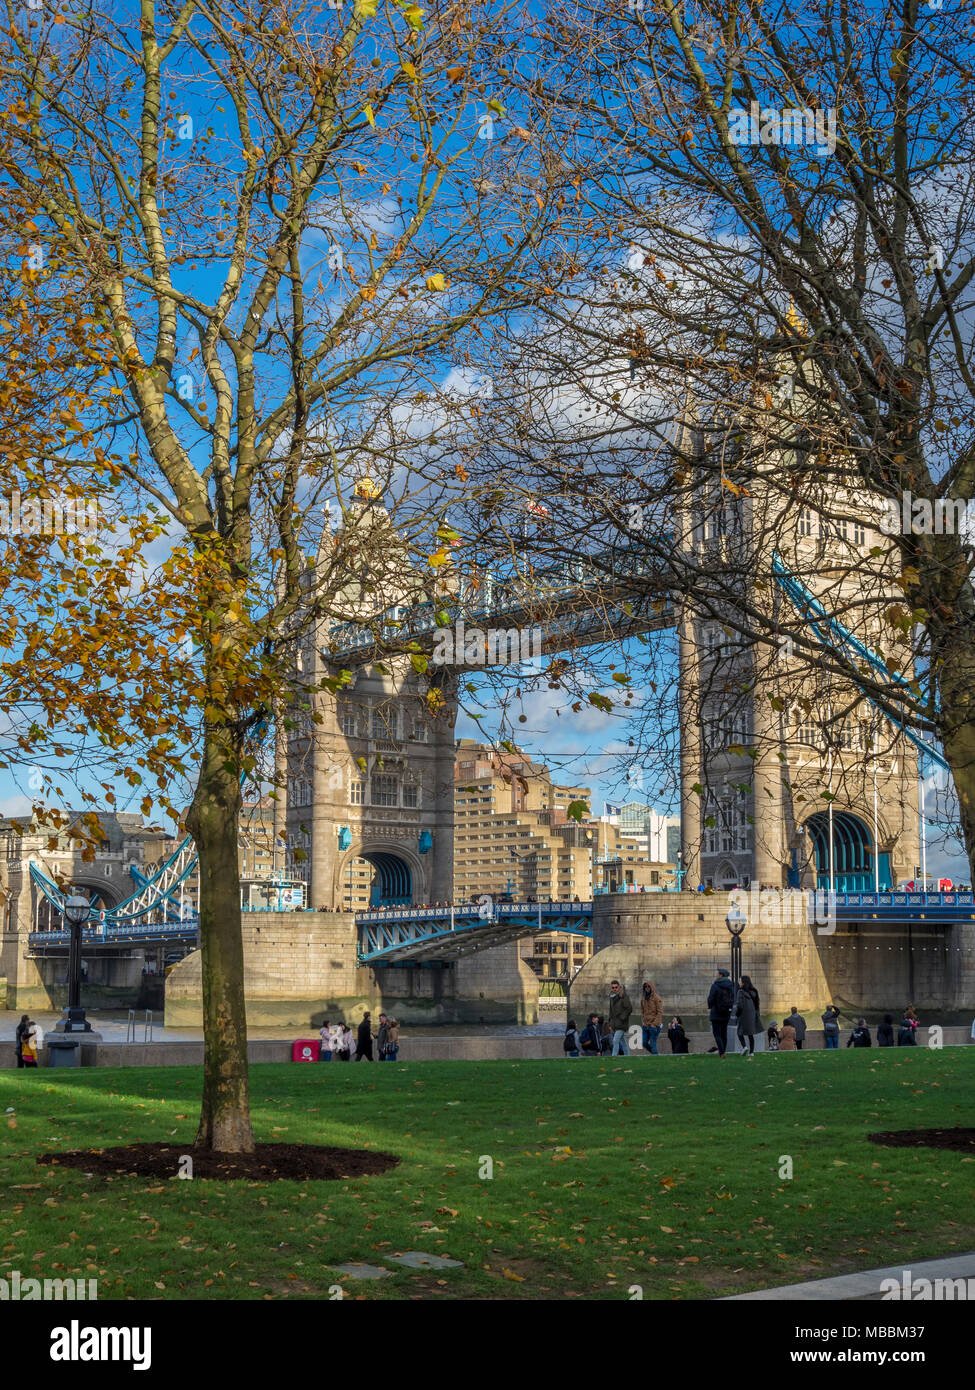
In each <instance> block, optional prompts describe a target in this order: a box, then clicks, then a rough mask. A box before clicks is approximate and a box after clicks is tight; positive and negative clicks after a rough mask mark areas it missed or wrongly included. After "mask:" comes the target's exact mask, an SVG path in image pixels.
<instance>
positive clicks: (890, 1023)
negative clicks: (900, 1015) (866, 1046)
mask: <svg viewBox="0 0 975 1390" xmlns="http://www.w3.org/2000/svg"><path fill="white" fill-rule="evenodd" d="M877 1046H878V1047H893V1046H894V1020H893V1017H892V1015H890V1014H884V1021H883V1023H881V1024H880V1025H879V1027H878V1028H877Z"/></svg>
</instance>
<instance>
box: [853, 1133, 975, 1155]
mask: <svg viewBox="0 0 975 1390" xmlns="http://www.w3.org/2000/svg"><path fill="white" fill-rule="evenodd" d="M867 1138H868V1139H869V1140H870V1142H871V1144H882V1145H883V1146H884V1148H885V1149H954V1150H956V1151H957V1152H958V1153H966V1154H971V1155H972V1156H973V1157H975V1129H892V1130H890V1131H889V1132H888V1133H885V1134H868V1135H867Z"/></svg>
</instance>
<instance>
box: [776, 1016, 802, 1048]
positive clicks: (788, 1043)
mask: <svg viewBox="0 0 975 1390" xmlns="http://www.w3.org/2000/svg"><path fill="white" fill-rule="evenodd" d="M797 1046H798V1043H797V1039H796V1030H795V1028H794V1027H793V1026H792V1024H791V1022H790V1021H789V1019H786V1021H785V1022H784V1023H783V1025H782V1027H781V1028H780V1029H779V1046H778V1049H777V1050H778V1051H779V1052H795V1050H796V1047H797Z"/></svg>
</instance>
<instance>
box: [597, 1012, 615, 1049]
mask: <svg viewBox="0 0 975 1390" xmlns="http://www.w3.org/2000/svg"><path fill="white" fill-rule="evenodd" d="M599 1044H600V1048H601V1050H602V1055H603V1056H604V1057H608V1056H609V1055H610V1053H611V1052H612V1051H613V1030H612V1028H611V1026H610V1022H609V1019H608V1018H603V1016H602V1014H600V1015H599Z"/></svg>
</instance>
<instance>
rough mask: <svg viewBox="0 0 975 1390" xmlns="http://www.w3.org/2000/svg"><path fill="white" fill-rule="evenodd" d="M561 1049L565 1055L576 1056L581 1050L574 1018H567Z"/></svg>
mask: <svg viewBox="0 0 975 1390" xmlns="http://www.w3.org/2000/svg"><path fill="white" fill-rule="evenodd" d="M562 1051H563V1052H564V1053H565V1055H566V1057H578V1056H579V1054H580V1052H581V1051H582V1047H581V1045H580V1042H579V1033H578V1030H577V1028H576V1024H575V1019H574V1018H570V1019H569V1022H568V1025H567V1027H566V1030H565V1037H564V1038H563V1039H562Z"/></svg>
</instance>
